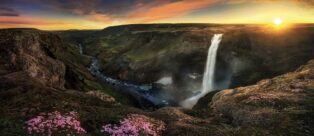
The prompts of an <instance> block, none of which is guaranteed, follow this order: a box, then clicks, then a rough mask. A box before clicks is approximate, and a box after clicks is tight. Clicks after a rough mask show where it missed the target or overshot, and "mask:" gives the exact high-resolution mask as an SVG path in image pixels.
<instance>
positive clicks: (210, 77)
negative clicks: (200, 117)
mask: <svg viewBox="0 0 314 136" xmlns="http://www.w3.org/2000/svg"><path fill="white" fill-rule="evenodd" d="M221 38H222V34H215V35H214V37H213V38H212V40H211V45H210V47H209V49H208V55H207V61H206V67H205V72H204V75H203V84H202V90H201V92H200V93H199V94H197V95H195V96H192V97H190V98H188V99H186V100H185V101H183V102H182V103H181V105H182V106H183V107H185V108H192V107H193V106H194V105H195V104H196V103H197V101H198V100H199V99H200V98H201V97H203V96H205V95H206V94H207V93H209V92H210V91H213V90H214V89H215V82H214V79H215V64H216V56H217V50H218V47H219V43H220V41H221Z"/></svg>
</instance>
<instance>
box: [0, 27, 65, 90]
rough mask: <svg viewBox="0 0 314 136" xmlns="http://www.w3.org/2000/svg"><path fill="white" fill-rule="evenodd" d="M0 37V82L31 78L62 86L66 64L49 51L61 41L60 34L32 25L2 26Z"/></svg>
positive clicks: (47, 84)
mask: <svg viewBox="0 0 314 136" xmlns="http://www.w3.org/2000/svg"><path fill="white" fill-rule="evenodd" d="M0 37H1V39H0V55H1V56H0V57H1V63H0V68H1V73H0V75H1V78H2V79H3V80H1V82H6V80H5V79H7V80H11V81H12V82H15V80H16V81H19V80H28V79H29V78H31V79H32V80H34V81H37V82H38V83H40V84H42V85H43V86H48V87H54V88H64V83H65V80H64V76H65V65H64V64H63V63H62V62H61V61H59V60H57V59H56V58H55V56H54V55H53V53H52V50H53V49H55V48H57V46H59V45H58V43H61V42H60V41H61V39H60V38H59V37H57V36H55V35H51V34H49V33H44V32H41V31H38V30H34V29H24V30H22V29H4V30H0ZM3 84H4V85H2V86H5V84H7V83H3Z"/></svg>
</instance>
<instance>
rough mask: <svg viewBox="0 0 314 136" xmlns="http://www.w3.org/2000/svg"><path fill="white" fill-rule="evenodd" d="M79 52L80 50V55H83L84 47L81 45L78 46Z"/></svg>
mask: <svg viewBox="0 0 314 136" xmlns="http://www.w3.org/2000/svg"><path fill="white" fill-rule="evenodd" d="M78 47H79V50H80V54H81V55H83V46H82V45H81V44H79V45H78Z"/></svg>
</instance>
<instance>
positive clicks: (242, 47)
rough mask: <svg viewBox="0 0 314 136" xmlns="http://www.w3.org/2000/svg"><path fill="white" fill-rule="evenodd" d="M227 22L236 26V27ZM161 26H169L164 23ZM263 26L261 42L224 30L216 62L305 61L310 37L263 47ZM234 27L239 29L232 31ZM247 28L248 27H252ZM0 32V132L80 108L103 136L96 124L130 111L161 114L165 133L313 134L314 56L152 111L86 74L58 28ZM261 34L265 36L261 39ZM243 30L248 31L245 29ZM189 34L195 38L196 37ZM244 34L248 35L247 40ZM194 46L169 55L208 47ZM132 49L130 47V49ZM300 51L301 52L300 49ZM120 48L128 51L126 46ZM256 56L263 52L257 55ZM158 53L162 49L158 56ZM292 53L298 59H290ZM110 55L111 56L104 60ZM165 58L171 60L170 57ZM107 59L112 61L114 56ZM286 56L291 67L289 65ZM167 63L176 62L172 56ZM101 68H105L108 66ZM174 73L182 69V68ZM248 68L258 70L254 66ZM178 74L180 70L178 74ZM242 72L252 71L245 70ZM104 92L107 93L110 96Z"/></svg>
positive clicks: (91, 129)
mask: <svg viewBox="0 0 314 136" xmlns="http://www.w3.org/2000/svg"><path fill="white" fill-rule="evenodd" d="M162 26H164V25H162ZM180 27H181V26H180ZM180 27H179V26H177V27H176V28H174V30H181V29H180ZM182 27H183V28H182V31H183V29H186V27H187V26H185V25H183V26H182ZM207 27H208V26H207V25H205V26H203V25H198V27H196V28H199V29H205V28H207ZM237 27H239V26H237ZM118 28H119V30H115V29H117V28H109V29H108V31H109V30H110V33H112V32H111V31H117V36H119V34H120V33H122V32H123V31H122V30H123V29H122V30H120V29H121V27H118ZM231 28H232V29H234V27H231ZM306 28H307V29H304V28H302V27H301V28H295V29H300V31H297V32H298V33H299V32H302V33H308V34H311V32H310V31H309V30H311V28H309V27H306ZM112 29H113V30H112ZM130 29H131V28H130ZM136 29H147V28H145V27H144V28H142V26H141V27H140V28H136ZM160 29H161V28H158V31H160ZM165 29H167V30H169V28H168V27H167V28H165ZM191 29H192V28H191ZM194 29H195V28H194ZM211 29H213V30H212V31H214V32H215V33H216V31H218V30H217V29H218V28H215V27H214V28H211ZM226 29H227V28H226ZM228 29H229V28H228ZM250 29H251V28H250ZM174 30H173V31H174ZM301 30H302V31H301ZM221 31H222V30H221ZM294 32H295V31H293V32H290V33H291V35H288V34H283V33H281V34H280V35H281V36H280V37H279V38H278V37H277V38H274V39H273V41H277V40H278V41H277V42H278V43H281V42H284V41H288V40H290V38H292V34H293V35H294ZM108 33H109V32H108ZM154 33H155V32H154ZM165 33H169V32H165ZM189 33H192V32H189ZM195 33H198V32H195ZM242 33H243V32H241V33H240V34H239V35H242V36H243V34H242ZM267 33H268V31H265V34H263V33H261V32H258V34H259V35H260V36H261V37H260V38H261V41H260V43H259V42H254V43H251V42H248V43H251V44H244V43H246V42H244V43H243V42H239V41H233V40H227V39H228V34H226V35H225V39H226V40H227V41H229V42H231V41H232V43H228V44H227V43H222V45H221V48H223V49H225V50H224V51H227V52H228V53H226V55H224V54H220V58H219V60H220V61H222V63H221V64H219V65H218V66H217V67H221V68H227V70H230V71H233V70H234V69H228V68H231V67H228V65H229V64H233V63H224V62H225V61H226V62H227V60H229V59H230V58H233V59H234V58H236V59H239V60H241V61H239V62H241V63H238V61H232V62H237V63H235V64H236V65H240V64H241V65H242V64H243V63H244V62H247V63H244V64H250V65H249V66H250V67H245V68H251V67H253V66H252V65H253V64H256V65H257V66H254V67H256V68H258V69H261V70H263V69H264V68H265V67H259V66H260V65H263V66H268V65H269V66H278V67H279V66H281V67H280V68H278V69H277V68H275V67H272V69H271V71H280V72H282V71H285V70H290V69H292V68H293V67H296V66H294V65H297V64H299V63H303V62H304V61H305V60H306V59H309V58H310V57H311V55H312V54H311V53H310V52H309V51H311V50H312V46H311V45H312V43H313V42H312V40H311V39H310V38H309V37H307V36H304V37H302V36H300V37H293V38H297V39H296V40H291V41H290V42H288V43H287V46H283V45H282V46H281V44H279V45H280V46H279V47H281V48H279V47H278V48H277V47H276V48H274V47H273V45H272V46H271V47H267V48H266V47H264V46H266V45H268V44H265V45H263V44H264V42H266V41H264V40H265V39H268V38H269V37H268V36H267V35H268V34H267ZM287 33H289V32H287ZM233 34H235V35H237V34H236V32H234V33H233ZM135 35H136V34H135ZM210 35H211V34H209V39H208V40H210ZM249 35H253V34H251V33H250V34H249ZM0 36H1V37H2V38H1V39H0V53H1V54H0V55H1V58H2V59H1V60H0V62H1V63H0V107H1V108H0V116H1V118H0V132H1V134H2V135H9V136H11V135H27V134H28V133H27V131H26V129H25V121H26V120H28V119H30V118H32V117H34V116H36V115H38V114H40V113H42V112H51V111H60V112H70V111H76V112H78V114H79V115H80V121H81V124H82V127H83V128H84V129H86V131H87V134H86V135H102V134H103V133H101V132H100V128H101V126H102V125H103V124H104V123H117V122H118V121H119V120H120V119H122V118H124V117H126V116H127V115H128V114H130V113H136V114H141V115H146V116H148V117H152V118H154V119H157V120H161V121H164V122H165V123H166V130H165V131H164V133H163V135H200V136H206V135H214V136H221V135H300V136H307V135H308V136H310V135H313V134H314V131H313V129H312V128H313V127H314V122H313V117H314V112H313V109H314V107H313V97H314V95H313V91H314V61H313V60H312V61H309V62H308V63H307V64H306V65H303V66H301V67H300V68H298V69H297V70H296V71H294V72H290V73H287V74H284V75H281V76H277V77H275V78H272V79H266V80H262V81H260V82H258V83H257V84H255V85H250V86H244V87H238V88H234V89H228V90H222V91H220V92H218V93H216V94H215V93H211V94H208V95H207V96H205V97H204V98H202V99H201V100H200V101H199V103H198V104H197V105H196V106H195V107H194V109H193V110H187V109H182V108H176V107H166V108H161V109H158V110H155V111H147V110H145V111H144V110H141V109H137V108H134V107H132V106H128V105H125V104H123V102H122V101H123V100H124V102H128V101H125V100H126V99H127V98H128V97H124V96H123V95H118V94H116V93H114V91H112V90H110V89H108V88H106V86H103V84H101V83H100V82H98V81H97V80H96V79H95V78H94V77H93V76H91V75H90V74H89V72H88V70H87V69H86V66H88V65H89V61H90V58H89V57H88V56H84V55H80V54H79V53H78V52H79V51H78V48H77V47H76V46H74V45H72V44H68V43H66V42H64V41H63V39H61V38H59V37H58V36H57V35H55V34H53V33H50V32H44V31H39V30H34V29H3V30H0ZM142 36H146V35H141V36H140V37H138V38H139V39H142ZM242 36H240V37H242ZM263 36H264V37H267V38H265V39H263V38H262V37H263ZM243 37H246V35H244V36H243ZM282 37H286V38H282ZM164 38H166V37H164ZM173 38H175V36H173ZM281 38H282V39H281ZM298 38H299V39H298ZM279 39H281V40H282V41H281V40H279ZM86 40H90V39H86ZM158 40H161V39H158ZM191 40H195V41H197V37H196V38H192V39H191ZM95 41H97V40H95ZM227 41H225V42H227ZM247 41H250V40H248V39H247ZM233 42H234V43H233ZM277 42H274V43H277ZM295 42H297V43H298V44H301V45H304V46H294V45H295V44H296V43H295ZM131 43H132V42H131ZM270 43H271V42H270ZM270 43H269V44H270ZM134 44H135V43H134ZM229 45H230V46H229ZM231 45H232V46H231ZM249 45H250V46H249ZM121 46H122V45H121ZM145 46H146V45H145ZM178 46H179V45H178ZM191 46H192V45H191ZM269 46H270V45H269ZM130 47H131V46H130ZM180 47H181V46H180ZM184 47H187V46H184ZM262 47H263V48H262ZM284 47H289V48H284ZM299 47H304V48H305V49H299ZM86 48H87V49H88V48H89V50H90V51H88V52H89V53H91V54H94V53H95V55H96V56H97V57H98V58H99V59H102V60H103V61H104V62H105V60H106V59H105V58H106V57H104V56H106V55H108V54H103V53H104V52H107V53H112V54H111V55H114V57H113V58H115V57H116V58H119V57H120V56H119V55H118V54H115V53H117V52H111V51H114V50H108V48H109V47H106V46H104V45H102V46H97V45H95V46H90V45H88V46H87V45H86ZM93 48H95V49H96V48H97V49H98V50H92V49H93ZM110 48H113V47H110ZM193 48H194V46H193ZM199 48H203V50H201V49H198V47H197V49H195V50H193V49H192V47H191V48H186V50H185V49H184V48H176V49H169V50H170V51H171V52H174V54H176V53H177V52H176V51H177V50H178V52H180V53H181V55H177V56H185V54H184V53H186V52H190V51H192V52H194V53H195V52H202V53H200V54H203V55H205V56H206V51H205V48H206V49H207V45H205V44H204V45H203V46H202V47H199ZM255 48H256V49H255ZM121 49H124V48H121ZM189 49H191V50H189ZM268 49H269V50H268ZM270 49H272V50H270ZM292 49H294V50H292ZM132 50H133V51H136V49H135V48H134V49H132ZM156 50H157V49H156ZM196 50H197V51H196ZM115 51H120V50H115ZM144 51H146V50H144ZM232 51H234V53H232ZM265 51H266V52H269V54H267V55H263V53H265ZM288 51H289V52H288ZM229 52H231V53H229ZM302 52H304V54H303V53H302ZM120 53H121V52H120ZM125 53H126V54H128V51H127V52H125ZM153 53H154V52H153ZM286 53H288V54H286ZM291 53H295V55H289V54H291ZM166 54H167V53H166ZM188 54H189V53H188ZM136 55H137V53H136ZM198 55H199V54H198V53H196V55H195V54H193V55H192V56H190V57H187V58H186V59H183V58H182V60H181V61H183V62H180V64H182V67H183V68H184V66H186V64H191V65H192V64H194V63H192V62H188V61H184V60H188V59H191V58H198V59H200V58H203V57H199V56H198ZM228 55H230V56H228ZM232 55H233V56H232ZM101 56H102V57H104V58H102V57H101ZM122 56H123V55H122ZM161 56H163V55H161ZM261 56H262V57H265V58H261ZM274 56H276V57H274ZM145 57H146V56H145ZM154 57H156V56H154ZM154 57H153V58H154ZM157 57H160V56H159V55H157ZM167 57H169V56H167ZM268 57H269V58H268ZM205 58H206V57H205ZM266 58H268V59H273V60H274V61H271V60H268V61H267V59H266ZM285 58H286V59H285ZM297 58H302V59H304V60H294V59H297ZM110 59H111V58H110V57H109V60H110ZM171 59H172V58H169V59H165V60H169V61H170V60H171ZM264 59H266V60H264ZM276 59H278V60H276ZM144 60H145V59H144ZM246 60H247V61H246ZM199 61H200V60H199ZM229 61H230V60H229ZM109 62H110V61H109ZM170 62H172V60H171V61H170ZM170 62H168V63H170ZM196 62H198V61H196ZM257 62H258V63H257ZM261 62H263V63H261ZM266 62H267V63H266ZM111 63H113V61H112V62H111ZM156 63H157V62H156ZM160 63H161V62H160ZM198 63H201V62H198ZM202 63H204V62H202ZM264 63H265V64H264ZM290 63H291V66H290V65H289V64H290ZM296 63H297V64H296ZM118 64H120V63H118ZM157 64H159V63H157ZM183 64H184V65H183ZM266 64H267V65H266ZM284 64H285V65H284ZM105 65H107V64H106V63H103V67H104V68H105V67H106V66H105ZM173 65H177V64H176V63H174V62H173ZM195 65H202V64H195ZM236 65H235V66H236ZM194 67H195V69H200V71H202V68H196V66H187V69H188V70H187V71H188V72H187V73H189V72H190V71H189V70H190V69H189V68H191V69H193V68H194ZM201 67H202V66H201ZM266 68H267V67H266ZM282 69H284V70H282ZM103 70H104V71H105V70H106V69H103ZM145 70H146V69H145ZM145 70H144V72H145ZM147 70H148V69H147ZM148 71H149V70H148ZM170 71H171V70H170ZM105 72H106V71H105ZM178 72H182V71H181V70H180V71H178ZM196 72H197V71H196ZM249 72H250V71H249ZM249 72H248V73H249ZM253 72H256V71H255V69H254V71H253ZM264 72H265V71H261V73H263V74H264ZM34 73H36V74H34ZM242 74H243V73H242ZM178 75H180V73H179V74H178ZM240 75H241V74H240ZM248 75H249V76H251V74H248ZM272 75H273V74H271V76H272ZM262 76H263V75H262ZM126 77H127V76H126ZM157 77H158V76H157ZM178 77H180V76H178ZM233 78H235V76H233ZM156 79H158V78H156ZM217 80H219V79H217ZM85 91H87V93H85ZM110 95H113V96H114V97H115V98H113V97H111V96H110ZM129 102H131V101H129ZM121 103H122V104H121Z"/></svg>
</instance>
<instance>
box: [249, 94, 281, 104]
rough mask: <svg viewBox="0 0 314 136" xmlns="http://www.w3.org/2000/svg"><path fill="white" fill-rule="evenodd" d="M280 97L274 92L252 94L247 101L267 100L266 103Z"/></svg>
mask: <svg viewBox="0 0 314 136" xmlns="http://www.w3.org/2000/svg"><path fill="white" fill-rule="evenodd" d="M277 99H278V96H276V95H273V94H259V95H252V96H250V97H248V99H247V100H246V103H258V102H266V103H274V102H275V101H276V100H277Z"/></svg>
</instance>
